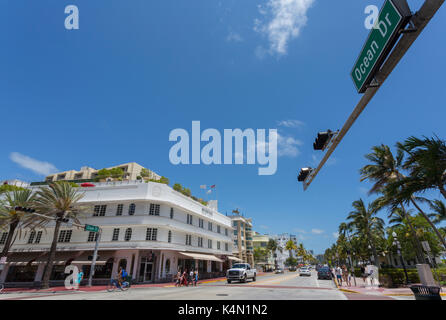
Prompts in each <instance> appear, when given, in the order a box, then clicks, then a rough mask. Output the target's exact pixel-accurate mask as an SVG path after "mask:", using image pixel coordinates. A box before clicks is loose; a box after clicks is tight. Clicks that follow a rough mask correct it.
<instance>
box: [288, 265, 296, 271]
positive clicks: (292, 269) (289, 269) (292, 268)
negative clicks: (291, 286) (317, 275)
mask: <svg viewBox="0 0 446 320" xmlns="http://www.w3.org/2000/svg"><path fill="white" fill-rule="evenodd" d="M288 271H291V272H294V271H297V268H296V267H294V266H291V267H289V268H288Z"/></svg>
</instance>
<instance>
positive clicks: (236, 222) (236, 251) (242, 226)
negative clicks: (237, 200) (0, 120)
mask: <svg viewBox="0 0 446 320" xmlns="http://www.w3.org/2000/svg"><path fill="white" fill-rule="evenodd" d="M233 213H234V214H233V215H230V216H228V217H229V218H231V220H232V227H233V229H234V233H233V236H232V239H233V251H232V253H233V255H234V256H236V257H237V258H239V259H240V260H241V261H243V262H247V263H249V264H250V265H252V266H254V255H253V250H254V248H253V242H252V240H253V238H252V219H250V218H249V219H248V218H245V217H243V216H241V215H240V214H239V213H238V211H236V210H234V211H233Z"/></svg>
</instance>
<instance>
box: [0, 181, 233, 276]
mask: <svg viewBox="0 0 446 320" xmlns="http://www.w3.org/2000/svg"><path fill="white" fill-rule="evenodd" d="M80 190H81V191H82V192H84V197H83V198H82V200H81V201H80V202H81V204H83V205H88V206H89V208H91V209H89V210H87V211H88V212H85V213H83V215H82V217H81V218H80V221H81V223H82V224H90V225H95V226H100V227H101V229H102V234H101V238H100V243H99V251H98V259H97V265H96V268H95V279H94V281H95V282H104V281H105V280H107V279H110V277H112V276H114V275H115V274H116V272H117V270H118V267H119V266H124V267H125V268H126V270H127V271H128V273H129V274H130V275H131V276H132V278H133V279H134V280H135V281H136V282H138V283H148V282H149V283H150V282H164V281H171V279H172V276H173V275H174V274H176V273H177V271H178V270H184V269H188V270H190V269H191V268H193V269H198V270H199V274H200V278H201V279H203V278H208V277H213V276H219V275H223V273H224V272H225V270H226V269H227V268H228V267H230V265H231V262H232V261H234V260H236V258H234V257H232V238H231V236H232V234H233V228H232V225H231V219H230V218H229V217H227V216H225V215H223V214H221V213H219V212H217V211H216V210H215V206H214V207H213V208H211V207H210V206H204V205H202V204H201V203H199V202H197V201H195V200H193V199H191V198H189V197H187V196H184V195H183V194H181V193H179V192H177V191H174V190H173V189H172V188H170V187H169V186H167V185H165V184H161V183H155V182H149V183H146V182H141V181H121V182H119V181H118V182H102V183H94V187H84V188H80ZM5 234H6V232H3V233H2V232H1V231H0V249H1V247H2V244H4V239H6V235H5ZM96 235H97V234H96V233H90V232H87V231H84V230H83V229H80V228H76V227H70V226H69V225H62V227H61V230H60V233H59V236H58V249H57V254H56V258H55V262H54V263H55V266H54V269H53V273H52V276H51V279H52V280H53V281H57V280H59V281H61V280H63V279H64V278H65V277H66V275H65V274H64V270H65V267H66V266H67V265H69V264H74V265H77V266H78V267H79V268H80V269H82V270H83V271H84V273H85V278H87V277H88V274H89V270H90V265H91V259H92V256H93V250H94V245H95V237H96ZM52 236H53V229H52V228H51V226H49V227H47V228H46V230H35V231H33V232H30V231H27V232H23V230H22V236H21V237H20V238H19V237H17V238H16V240H15V242H14V244H13V246H12V248H11V250H10V254H9V255H8V259H7V264H6V265H5V267H4V270H3V272H2V273H1V276H0V283H1V282H6V283H11V284H13V283H24V282H34V283H38V282H39V281H41V278H42V275H43V272H44V268H45V261H46V260H47V255H48V251H49V247H50V244H51V240H52ZM101 280H102V281H101Z"/></svg>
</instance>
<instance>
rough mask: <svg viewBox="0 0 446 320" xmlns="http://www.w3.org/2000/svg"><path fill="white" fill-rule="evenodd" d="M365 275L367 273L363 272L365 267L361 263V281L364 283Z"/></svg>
mask: <svg viewBox="0 0 446 320" xmlns="http://www.w3.org/2000/svg"><path fill="white" fill-rule="evenodd" d="M367 276H368V275H367V274H366V273H365V267H364V265H363V264H361V277H362V281H364V283H365V280H366V279H367Z"/></svg>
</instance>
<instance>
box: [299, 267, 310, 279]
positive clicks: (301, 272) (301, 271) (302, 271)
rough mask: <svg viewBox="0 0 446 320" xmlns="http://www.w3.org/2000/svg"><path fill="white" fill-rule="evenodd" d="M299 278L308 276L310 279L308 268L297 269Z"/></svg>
mask: <svg viewBox="0 0 446 320" xmlns="http://www.w3.org/2000/svg"><path fill="white" fill-rule="evenodd" d="M299 276H300V277H302V276H308V277H311V270H310V268H308V267H302V268H300V269H299Z"/></svg>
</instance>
